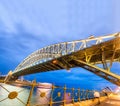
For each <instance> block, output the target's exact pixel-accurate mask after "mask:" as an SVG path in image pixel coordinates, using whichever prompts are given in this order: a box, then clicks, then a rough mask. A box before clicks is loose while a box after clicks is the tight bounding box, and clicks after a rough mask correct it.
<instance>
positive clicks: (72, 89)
mask: <svg viewBox="0 0 120 106" xmlns="http://www.w3.org/2000/svg"><path fill="white" fill-rule="evenodd" d="M72 103H73V104H74V88H72Z"/></svg>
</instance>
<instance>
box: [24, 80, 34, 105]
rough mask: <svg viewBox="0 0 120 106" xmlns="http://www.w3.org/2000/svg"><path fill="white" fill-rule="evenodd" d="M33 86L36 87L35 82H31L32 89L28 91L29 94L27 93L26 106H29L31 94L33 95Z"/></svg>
mask: <svg viewBox="0 0 120 106" xmlns="http://www.w3.org/2000/svg"><path fill="white" fill-rule="evenodd" d="M35 85H36V81H35V80H33V82H32V87H31V90H30V93H29V97H28V100H27V104H26V106H30V100H31V97H32V94H33V90H34V87H35Z"/></svg>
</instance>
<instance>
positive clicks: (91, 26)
mask: <svg viewBox="0 0 120 106" xmlns="http://www.w3.org/2000/svg"><path fill="white" fill-rule="evenodd" d="M119 4H120V0H19V1H18V0H0V73H2V74H7V72H8V71H9V70H14V69H15V67H16V66H17V65H18V64H19V63H20V62H21V61H22V60H23V59H24V58H25V57H26V56H28V55H29V54H30V53H32V52H33V51H35V50H37V49H40V48H42V47H44V46H47V45H50V44H54V43H58V42H63V41H72V40H79V39H84V38H87V37H88V36H89V35H95V36H100V35H106V34H111V33H115V32H119V31H120V20H119V19H120V12H119V11H120V5H119ZM114 70H117V72H118V71H119V67H116V68H114ZM26 78H27V79H31V80H32V79H35V78H36V79H37V80H38V81H41V82H52V83H55V84H64V83H67V84H68V85H71V86H73V85H74V86H80V87H81V88H82V87H83V88H87V87H90V88H91V89H95V88H103V87H104V86H114V85H113V84H111V83H109V82H108V81H105V80H103V79H102V78H100V77H97V76H95V75H94V74H92V73H90V72H88V71H86V70H83V69H81V68H75V69H71V72H66V71H65V70H60V71H56V72H47V73H40V74H35V75H31V76H26Z"/></svg>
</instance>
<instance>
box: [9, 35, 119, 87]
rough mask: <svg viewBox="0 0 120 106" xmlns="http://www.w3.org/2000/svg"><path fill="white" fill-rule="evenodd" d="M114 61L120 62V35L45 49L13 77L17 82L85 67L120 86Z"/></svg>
mask: <svg viewBox="0 0 120 106" xmlns="http://www.w3.org/2000/svg"><path fill="white" fill-rule="evenodd" d="M113 62H120V33H115V34H110V35H106V36H99V37H94V36H90V37H89V38H87V39H84V40H76V41H71V42H62V43H58V44H54V45H50V46H47V47H44V48H41V49H39V50H37V51H35V52H33V53H32V54H30V55H29V56H28V57H26V58H25V59H24V60H23V61H22V62H21V63H20V64H19V65H18V66H17V67H16V69H15V70H14V71H13V72H12V74H10V78H11V79H13V80H14V79H17V78H18V77H19V76H24V75H28V74H33V73H39V72H46V71H55V70H60V69H66V70H69V69H70V68H73V67H82V68H84V69H86V70H88V71H90V72H92V73H94V74H96V75H98V76H100V77H102V78H104V79H106V80H108V81H110V82H112V83H114V84H116V85H120V76H119V75H117V74H115V73H113V72H112V71H111V67H112V65H113ZM115 71H118V70H115Z"/></svg>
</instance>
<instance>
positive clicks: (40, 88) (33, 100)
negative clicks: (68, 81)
mask: <svg viewBox="0 0 120 106" xmlns="http://www.w3.org/2000/svg"><path fill="white" fill-rule="evenodd" d="M9 84H12V85H15V86H14V87H13V86H11V85H7V87H6V86H5V84H2V83H1V84H0V94H1V96H0V105H1V106H2V105H5V103H7V102H9V103H14V104H16V103H17V104H18V106H19V104H20V106H59V105H63V106H64V105H65V104H69V103H75V102H81V101H85V100H89V99H94V98H95V97H94V92H95V91H93V90H84V89H80V88H68V87H67V86H66V85H65V86H63V87H61V86H55V85H45V86H44V85H41V84H38V83H36V82H35V81H33V82H17V83H16V82H9ZM21 85H22V86H24V87H17V88H16V89H15V87H16V86H21ZM8 86H10V87H8ZM13 88H14V89H13ZM3 91H4V92H7V93H6V94H5V93H4V92H3ZM100 96H106V95H105V94H104V93H100ZM18 102H19V103H18ZM13 106H14V105H13Z"/></svg>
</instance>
